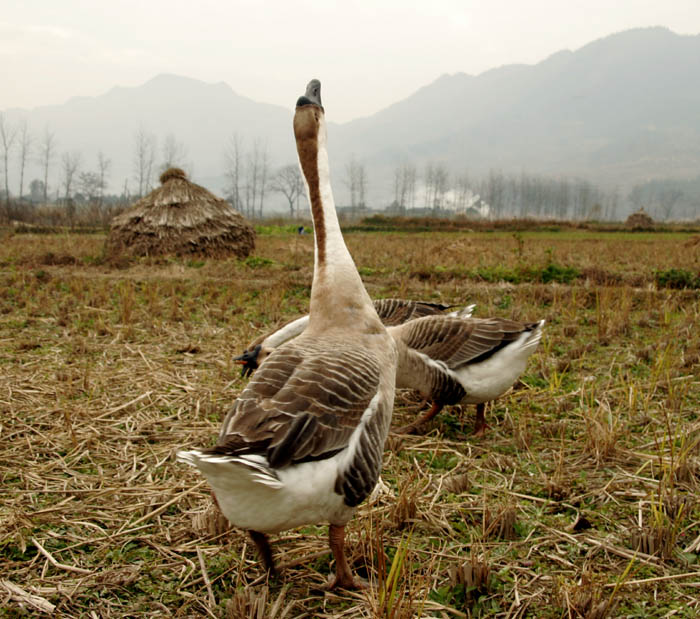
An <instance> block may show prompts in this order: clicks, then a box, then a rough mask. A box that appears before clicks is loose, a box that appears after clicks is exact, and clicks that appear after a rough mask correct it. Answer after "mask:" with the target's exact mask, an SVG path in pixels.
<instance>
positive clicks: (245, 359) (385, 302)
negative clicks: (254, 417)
mask: <svg viewBox="0 0 700 619" xmlns="http://www.w3.org/2000/svg"><path fill="white" fill-rule="evenodd" d="M450 307H451V306H449V305H445V304H444V303H433V302H430V301H413V300H410V299H375V300H374V309H375V310H376V311H377V315H378V316H379V319H380V320H381V321H382V323H383V324H384V326H385V327H391V326H395V325H400V324H403V323H404V322H407V321H409V320H413V319H415V318H421V317H422V316H433V315H439V314H442V313H443V312H445V311H447V310H448V309H450ZM473 310H474V305H468V306H467V307H465V308H463V309H461V310H455V311H452V312H450V313H449V314H447V315H448V316H460V317H467V316H471V313H472V311H473ZM308 324H309V315H308V314H306V315H304V316H301V317H299V318H295V319H293V320H290V321H288V322H287V323H285V324H284V325H282V326H281V327H280V328H279V329H277V330H275V331H272V332H270V333H266V334H263V335H261V336H259V337H258V338H256V339H255V340H253V341H252V342H251V343H250V344H249V346H248V348H246V349H245V350H244V351H243V354H241V355H239V356H238V357H235V358H234V361H235V362H236V363H240V364H241V365H242V366H243V367H242V368H241V375H242V376H247V375H249V374H252V373H253V372H254V371H255V370H257V369H258V367H260V364H261V363H262V362H263V361H264V360H265V359H266V358H267V356H268V355H269V354H270V353H271V352H272V351H273V350H274V349H275V348H277V347H279V346H281V345H282V344H285V343H286V342H289V341H291V340H293V339H294V338H295V337H297V336H298V335H300V334H301V333H303V332H304V329H306V327H307V325H308Z"/></svg>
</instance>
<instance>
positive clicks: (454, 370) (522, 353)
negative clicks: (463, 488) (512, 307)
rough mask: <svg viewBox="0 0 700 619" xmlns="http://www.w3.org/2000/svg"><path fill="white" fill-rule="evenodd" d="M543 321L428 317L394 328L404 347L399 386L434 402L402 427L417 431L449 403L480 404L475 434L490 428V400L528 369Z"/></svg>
mask: <svg viewBox="0 0 700 619" xmlns="http://www.w3.org/2000/svg"><path fill="white" fill-rule="evenodd" d="M543 325H544V320H540V321H539V322H530V323H522V322H516V321H514V320H506V319H502V318H452V317H448V316H426V317H425V318H418V319H416V320H411V321H409V322H407V323H404V324H402V325H397V326H395V327H389V328H388V329H387V330H388V331H389V333H390V335H391V336H392V337H393V339H394V341H395V342H396V345H397V347H398V351H399V360H398V365H397V369H396V386H397V387H399V388H406V389H415V390H416V391H419V392H420V393H421V395H422V396H423V397H424V398H426V399H427V400H430V401H432V403H433V405H432V407H431V408H430V410H428V411H427V412H426V413H425V414H424V415H422V416H421V417H420V418H419V419H417V420H416V421H415V422H413V423H411V424H409V425H407V426H404V427H402V428H399V429H398V432H403V433H407V432H415V431H417V429H418V428H419V427H420V426H421V425H423V424H424V423H426V422H427V421H429V420H430V419H432V418H433V417H434V416H435V415H437V414H438V413H439V412H440V410H441V409H442V407H443V406H446V405H450V404H459V403H463V404H476V423H475V425H474V433H475V434H477V435H482V434H483V433H484V432H485V430H486V420H485V419H484V408H485V406H484V405H485V403H486V402H488V401H490V400H495V399H496V398H498V397H500V396H502V395H503V394H504V393H505V392H506V391H508V389H510V388H511V387H512V386H513V383H515V381H516V380H517V379H518V377H519V376H520V375H521V374H522V373H523V371H524V370H525V366H526V365H527V359H528V357H529V356H530V355H531V354H532V353H533V352H534V351H535V349H536V348H537V344H538V343H539V341H540V339H541V337H542V327H543Z"/></svg>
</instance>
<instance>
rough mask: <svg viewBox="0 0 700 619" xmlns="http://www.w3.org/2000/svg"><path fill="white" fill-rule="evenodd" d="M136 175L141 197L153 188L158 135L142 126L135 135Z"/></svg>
mask: <svg viewBox="0 0 700 619" xmlns="http://www.w3.org/2000/svg"><path fill="white" fill-rule="evenodd" d="M135 143H136V144H135V147H136V148H135V152H134V176H135V178H136V182H137V183H138V186H139V198H140V197H142V196H143V195H144V193H146V192H147V191H150V190H151V187H152V181H153V165H154V163H155V158H156V136H155V135H153V134H152V133H148V132H147V131H145V130H144V129H143V127H140V128H139V129H138V131H137V132H136V135H135Z"/></svg>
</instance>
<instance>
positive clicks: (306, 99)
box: [297, 80, 323, 109]
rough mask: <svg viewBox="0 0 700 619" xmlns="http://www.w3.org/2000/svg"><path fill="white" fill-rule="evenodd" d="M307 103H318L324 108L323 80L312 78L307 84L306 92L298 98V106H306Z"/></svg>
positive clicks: (317, 104)
mask: <svg viewBox="0 0 700 619" xmlns="http://www.w3.org/2000/svg"><path fill="white" fill-rule="evenodd" d="M305 105H316V106H318V107H320V108H321V109H323V105H322V103H321V82H319V81H318V80H311V81H310V82H309V83H308V85H307V86H306V93H305V94H303V95H302V96H301V97H299V98H298V99H297V107H304V106H305Z"/></svg>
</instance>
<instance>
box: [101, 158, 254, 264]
mask: <svg viewBox="0 0 700 619" xmlns="http://www.w3.org/2000/svg"><path fill="white" fill-rule="evenodd" d="M160 182H161V186H160V187H158V188H157V189H154V190H153V191H152V192H151V193H149V194H148V195H147V196H145V197H143V198H141V199H140V200H139V201H138V202H136V203H135V204H134V205H133V206H132V207H131V208H130V209H128V210H127V211H125V212H123V213H121V214H120V215H117V216H116V217H115V218H114V219H113V220H112V225H111V229H110V233H109V238H108V239H107V249H108V252H109V253H110V254H112V255H117V254H129V255H132V256H155V255H162V254H176V255H192V254H194V255H200V256H225V255H230V254H234V255H236V256H238V257H239V258H245V257H246V256H248V254H250V252H251V251H253V249H255V231H254V230H253V227H252V226H251V225H250V224H249V223H248V222H247V221H246V220H245V219H244V218H243V216H242V215H240V214H239V213H238V212H236V211H235V210H234V209H233V208H232V207H231V206H230V205H229V204H228V202H226V201H225V200H222V199H221V198H218V197H217V196H215V195H214V194H213V193H211V192H210V191H207V190H206V189H205V188H204V187H201V186H200V185H196V184H195V183H192V182H191V181H189V180H188V179H187V175H186V174H185V172H184V171H183V170H181V169H180V168H170V169H168V170H166V171H165V172H163V174H161V176H160Z"/></svg>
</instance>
